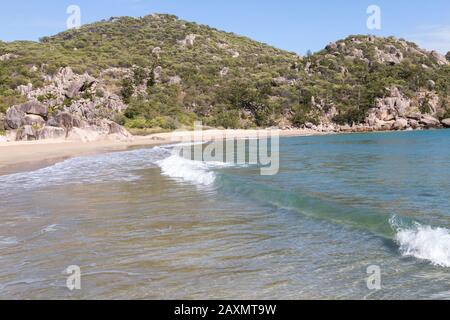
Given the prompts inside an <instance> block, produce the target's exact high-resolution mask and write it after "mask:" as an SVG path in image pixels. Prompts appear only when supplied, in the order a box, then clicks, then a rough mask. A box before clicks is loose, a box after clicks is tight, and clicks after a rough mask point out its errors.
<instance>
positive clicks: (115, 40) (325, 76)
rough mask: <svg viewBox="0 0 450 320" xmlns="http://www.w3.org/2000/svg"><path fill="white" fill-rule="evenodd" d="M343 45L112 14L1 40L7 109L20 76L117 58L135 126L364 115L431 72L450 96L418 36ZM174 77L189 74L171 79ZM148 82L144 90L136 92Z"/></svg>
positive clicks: (415, 87) (444, 70) (448, 75)
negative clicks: (301, 49) (308, 48)
mask: <svg viewBox="0 0 450 320" xmlns="http://www.w3.org/2000/svg"><path fill="white" fill-rule="evenodd" d="M188 35H196V37H195V40H194V43H193V44H192V45H191V44H189V43H187V42H186V41H184V42H183V40H185V39H186V37H187V36H188ZM338 44H339V46H337V47H327V48H326V49H324V50H322V51H320V52H317V53H312V52H309V53H308V55H307V56H306V57H303V58H302V57H300V56H298V55H297V54H295V53H291V52H286V51H282V50H279V49H276V48H273V47H271V46H268V45H266V44H262V43H259V42H256V41H253V40H250V39H248V38H245V37H241V36H237V35H235V34H232V33H226V32H222V31H218V30H216V29H213V28H209V27H207V26H202V25H198V24H196V23H192V22H186V21H182V20H179V19H178V18H177V17H175V16H172V15H152V16H146V17H143V18H131V17H122V18H112V19H110V20H108V21H101V22H98V23H94V24H90V25H86V26H83V27H81V28H80V29H77V30H69V31H66V32H63V33H60V34H58V35H55V36H52V37H45V38H42V39H41V40H40V42H28V41H17V42H12V43H4V42H0V56H1V55H4V54H7V53H10V54H14V55H17V57H15V58H12V59H10V60H7V61H0V113H5V111H6V109H7V108H8V107H9V106H11V105H13V104H17V103H20V102H22V100H23V97H21V96H20V95H18V93H17V91H16V90H15V89H16V88H17V87H18V86H19V85H27V84H28V83H32V84H33V87H34V88H36V87H42V86H44V85H46V84H48V83H46V82H45V81H44V80H43V78H42V76H41V72H42V73H44V74H50V75H51V74H54V73H56V72H57V70H58V69H59V68H60V67H64V66H70V67H72V69H73V70H74V71H75V72H77V73H84V72H88V73H89V74H91V75H93V76H94V77H99V76H100V74H101V72H102V71H104V70H105V69H108V68H111V67H118V68H130V69H131V70H132V71H133V73H132V77H128V78H124V79H122V80H121V82H120V85H119V86H118V88H117V94H119V95H120V96H121V97H122V99H123V100H124V102H125V103H126V104H128V105H129V107H128V109H127V110H126V112H125V113H124V115H121V116H119V118H118V121H119V123H121V124H124V125H125V126H126V127H128V128H130V129H135V130H145V129H146V128H159V129H163V130H171V129H175V128H180V127H189V126H192V123H193V121H195V120H202V121H203V122H204V123H205V124H207V125H211V126H217V127H224V128H249V127H269V126H273V125H276V124H278V123H279V122H280V121H281V120H286V119H288V120H289V121H291V122H292V123H293V125H298V126H300V125H303V124H305V123H307V122H311V123H313V124H318V123H319V122H320V117H321V116H322V115H323V114H324V112H326V111H327V110H330V109H331V108H335V109H336V110H337V115H335V116H334V118H333V120H334V121H335V122H337V123H341V124H344V123H349V124H351V123H353V122H355V123H359V122H361V121H363V120H364V117H365V115H366V113H367V110H368V109H369V108H371V107H373V106H374V104H375V100H376V99H377V98H380V97H384V96H385V95H386V88H387V87H390V86H397V87H399V88H400V89H401V90H402V92H403V93H404V94H406V95H413V94H414V93H415V92H418V91H420V90H429V83H430V80H432V81H433V83H435V86H434V88H433V90H434V91H435V92H436V93H437V94H438V95H439V96H440V97H442V98H443V100H445V101H448V99H447V98H448V96H449V94H450V67H449V66H439V65H438V64H437V63H436V61H435V60H433V59H432V58H431V57H430V56H429V55H426V54H423V53H422V52H421V51H420V50H419V49H418V48H417V46H416V45H415V44H413V43H407V42H405V41H402V40H396V39H394V38H374V40H372V41H368V40H367V36H351V37H349V38H347V39H345V40H342V41H339V42H338ZM405 45H406V46H408V47H410V48H413V49H415V50H407V49H406V47H405ZM386 46H393V47H395V48H396V50H398V51H400V52H401V53H402V55H403V57H404V59H402V61H401V63H398V64H389V63H381V62H379V61H378V60H377V56H376V52H377V51H376V50H377V48H380V49H383V48H385V47H386ZM157 48H159V49H160V50H157ZM358 52H360V53H358ZM357 53H358V54H357ZM447 59H449V54H447ZM32 66H34V67H35V68H33V67H32ZM157 67H160V71H161V72H160V74H157V75H156V68H157ZM36 69H37V70H36ZM174 77H179V78H180V79H181V82H176V81H175V82H173V81H172V82H171V79H173V78H174ZM141 87H143V88H144V92H142V91H141V92H140V93H139V94H137V93H136V92H137V88H141ZM96 95H97V96H101V95H102V92H97V93H96ZM51 98H52V97H47V96H42V97H39V98H38V100H40V101H46V100H49V99H51ZM70 103H71V101H70V99H67V101H65V102H64V105H69V104H70ZM318 105H320V108H318ZM422 107H423V108H426V105H424V106H422Z"/></svg>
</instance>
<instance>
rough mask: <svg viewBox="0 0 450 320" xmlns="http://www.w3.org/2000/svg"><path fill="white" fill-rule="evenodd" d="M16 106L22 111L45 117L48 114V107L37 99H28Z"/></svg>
mask: <svg viewBox="0 0 450 320" xmlns="http://www.w3.org/2000/svg"><path fill="white" fill-rule="evenodd" d="M16 108H17V110H19V111H22V112H23V113H26V114H35V115H38V116H41V117H44V118H46V117H47V115H48V107H47V106H45V105H43V104H42V103H40V102H39V101H28V102H25V103H23V104H21V105H18V106H16Z"/></svg>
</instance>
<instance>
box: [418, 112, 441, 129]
mask: <svg viewBox="0 0 450 320" xmlns="http://www.w3.org/2000/svg"><path fill="white" fill-rule="evenodd" d="M420 123H421V124H423V125H424V126H425V127H427V128H438V127H440V125H441V122H440V121H439V120H438V119H436V118H434V117H432V116H430V115H423V116H422V118H421V119H420Z"/></svg>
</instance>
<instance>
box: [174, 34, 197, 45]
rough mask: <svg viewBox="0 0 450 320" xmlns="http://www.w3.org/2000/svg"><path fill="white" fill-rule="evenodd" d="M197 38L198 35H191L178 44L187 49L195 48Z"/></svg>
mask: <svg viewBox="0 0 450 320" xmlns="http://www.w3.org/2000/svg"><path fill="white" fill-rule="evenodd" d="M196 38H197V35H195V34H189V35H187V36H186V38H184V39H183V40H179V41H178V44H180V45H181V46H183V47H186V48H191V47H193V46H194V44H195V39H196Z"/></svg>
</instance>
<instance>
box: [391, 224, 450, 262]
mask: <svg viewBox="0 0 450 320" xmlns="http://www.w3.org/2000/svg"><path fill="white" fill-rule="evenodd" d="M395 239H396V241H397V242H398V243H399V245H400V251H401V253H402V254H403V255H404V256H407V257H415V258H417V259H420V260H427V261H430V262H431V263H432V264H433V265H435V266H440V267H450V230H448V229H446V228H433V227H430V226H422V225H420V224H416V225H415V227H413V228H409V229H398V230H397V234H396V237H395Z"/></svg>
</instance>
